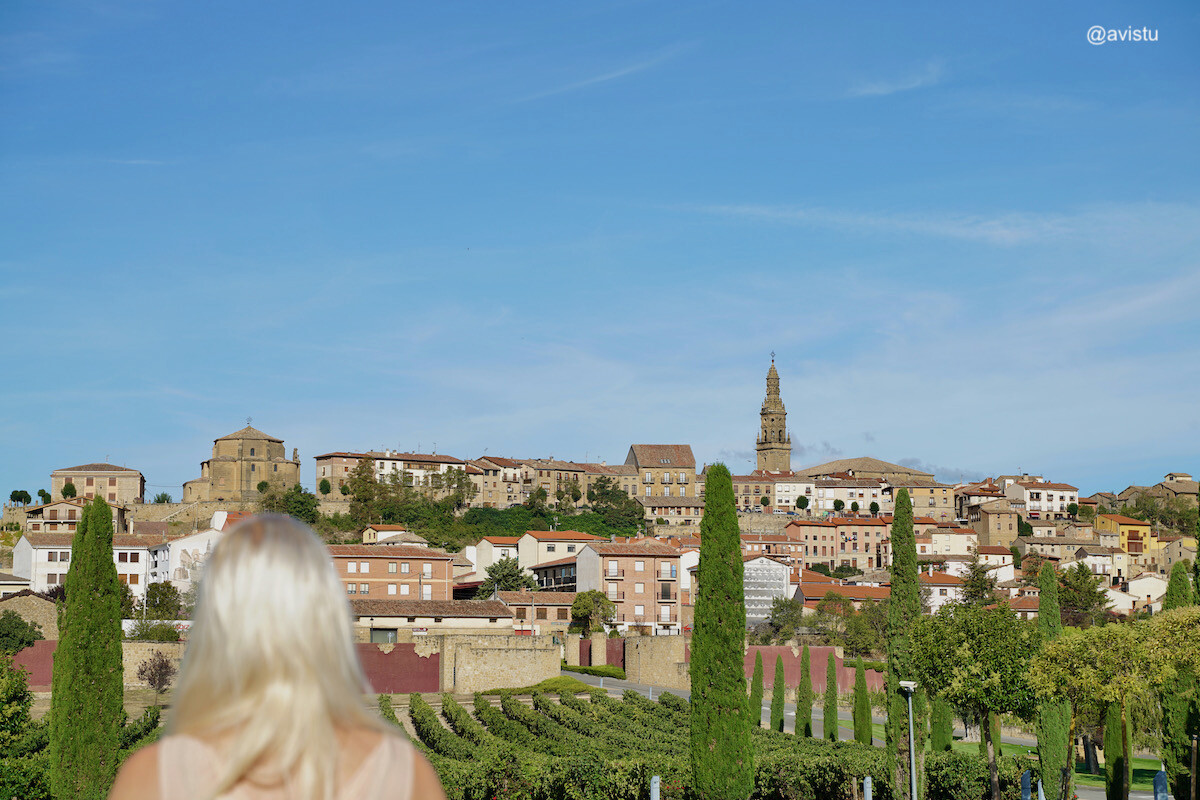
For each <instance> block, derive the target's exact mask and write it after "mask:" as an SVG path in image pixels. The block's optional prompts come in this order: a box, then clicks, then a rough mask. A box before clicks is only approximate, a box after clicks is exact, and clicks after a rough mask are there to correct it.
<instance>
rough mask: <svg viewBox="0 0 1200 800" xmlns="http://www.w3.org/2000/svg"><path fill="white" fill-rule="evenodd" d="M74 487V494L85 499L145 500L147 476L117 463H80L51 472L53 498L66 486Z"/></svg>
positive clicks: (119, 502)
mask: <svg viewBox="0 0 1200 800" xmlns="http://www.w3.org/2000/svg"><path fill="white" fill-rule="evenodd" d="M68 483H69V484H71V485H72V486H74V487H75V495H76V497H79V498H81V499H84V500H90V499H92V498H94V497H99V498H101V499H103V500H105V501H107V502H109V503H117V504H119V505H129V504H130V503H144V502H146V479H145V478H144V477H142V473H140V472H138V471H137V470H136V469H129V468H128V467H118V466H117V465H116V464H104V463H99V464H80V465H79V466H77V467H66V468H64V469H56V470H54V472H51V473H50V495H51V497H62V496H63V493H62V490H63V486H65V485H67V484H68Z"/></svg>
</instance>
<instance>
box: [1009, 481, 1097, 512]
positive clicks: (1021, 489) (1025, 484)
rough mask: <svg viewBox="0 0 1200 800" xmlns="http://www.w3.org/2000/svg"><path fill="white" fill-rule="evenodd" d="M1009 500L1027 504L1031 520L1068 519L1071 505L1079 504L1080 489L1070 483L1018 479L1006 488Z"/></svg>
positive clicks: (1026, 507)
mask: <svg viewBox="0 0 1200 800" xmlns="http://www.w3.org/2000/svg"><path fill="white" fill-rule="evenodd" d="M1004 495H1005V497H1007V498H1008V499H1009V500H1012V501H1016V502H1021V503H1024V504H1025V516H1026V517H1027V518H1028V519H1029V520H1031V521H1032V520H1035V519H1042V520H1061V519H1068V518H1069V517H1070V516H1071V514H1070V511H1069V510H1068V509H1069V507H1070V506H1071V505H1072V504H1074V505H1079V489H1078V488H1076V487H1074V486H1072V485H1071V484H1069V483H1047V482H1036V481H1016V482H1014V483H1011V484H1009V485H1008V486H1006V487H1005V489H1004Z"/></svg>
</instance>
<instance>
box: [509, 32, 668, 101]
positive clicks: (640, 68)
mask: <svg viewBox="0 0 1200 800" xmlns="http://www.w3.org/2000/svg"><path fill="white" fill-rule="evenodd" d="M690 47H691V45H683V44H677V45H673V46H671V47H668V48H667V49H665V50H662V51H660V52H658V53H657V54H656V55H654V56H652V57H650V58H647V59H645V60H642V61H638V62H635V63H633V64H628V65H626V66H624V67H620V68H619V69H614V70H611V71H609V72H604V73H601V74H599V75H593V76H592V77H590V78H585V79H584V80H581V81H575V82H574V83H569V84H567V85H566V86H559V87H557V88H554V89H547V90H546V91H543V92H536V93H534V94H531V95H527V96H526V97H522V98H520V99H519V100H518V101H517V102H519V103H528V102H531V101H533V100H542V99H543V98H546V97H553V96H555V95H560V94H567V93H569V92H576V91H579V90H580V89H586V88H588V87H589V86H596V85H598V84H601V83H608V82H609V81H615V80H617V79H619V78H625V77H628V76H630V75H636V74H637V73H639V72H644V71H645V70H648V69H650V68H652V67H657V66H658V65H659V64H663V63H665V62H667V61H670V60H671V59H673V58H675V57H676V56H678V55H680V54H681V53H683V52H684V51H686V50H688V49H689V48H690Z"/></svg>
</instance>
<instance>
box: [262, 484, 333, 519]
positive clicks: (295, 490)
mask: <svg viewBox="0 0 1200 800" xmlns="http://www.w3.org/2000/svg"><path fill="white" fill-rule="evenodd" d="M264 486H265V487H266V488H263V487H264ZM259 491H260V492H261V493H262V496H261V497H259V499H258V504H259V508H261V509H262V510H263V511H268V512H272V513H275V514H287V515H288V516H292V517H295V518H296V519H298V520H300V521H301V522H307V523H308V524H309V525H315V524H316V522H317V520H319V519H320V517H321V512H320V507H321V501H320V500H319V499H317V496H316V495H315V494H313V493H312V492H310V491H308V490H306V489H305V488H304V487H303V486H301V485H300V484H298V483H297V484H295V485H294V486H292V488H290V489H288V490H287V491H284V492H281V491H279V490H278V489H276V488H275V487H273V486H271V485H270V484H268V483H267V482H266V481H263V482H262V483H260V484H259Z"/></svg>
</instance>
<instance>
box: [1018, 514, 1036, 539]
mask: <svg viewBox="0 0 1200 800" xmlns="http://www.w3.org/2000/svg"><path fill="white" fill-rule="evenodd" d="M1017 535H1018V536H1033V526H1032V525H1030V524H1029V521H1028V520H1026V519H1025V518H1024V517H1021V516H1018V517H1017Z"/></svg>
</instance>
